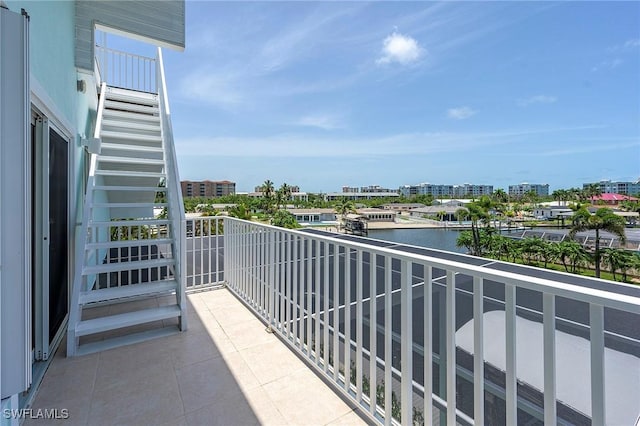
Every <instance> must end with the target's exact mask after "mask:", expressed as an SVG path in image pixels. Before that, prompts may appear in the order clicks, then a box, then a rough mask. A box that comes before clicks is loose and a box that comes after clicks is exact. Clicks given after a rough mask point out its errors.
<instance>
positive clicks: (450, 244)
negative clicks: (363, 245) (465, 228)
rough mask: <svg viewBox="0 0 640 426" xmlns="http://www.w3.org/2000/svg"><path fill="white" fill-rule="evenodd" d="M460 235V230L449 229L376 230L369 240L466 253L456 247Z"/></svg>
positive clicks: (461, 248) (370, 231) (372, 231)
mask: <svg viewBox="0 0 640 426" xmlns="http://www.w3.org/2000/svg"><path fill="white" fill-rule="evenodd" d="M458 235H460V231H458V230H449V229H438V228H436V229H376V230H373V229H371V230H369V238H375V239H377V240H383V241H391V242H394V243H399V244H409V245H412V246H419V247H427V248H432V249H436V250H445V251H452V252H454V253H466V251H467V249H466V248H464V247H456V240H457V239H458Z"/></svg>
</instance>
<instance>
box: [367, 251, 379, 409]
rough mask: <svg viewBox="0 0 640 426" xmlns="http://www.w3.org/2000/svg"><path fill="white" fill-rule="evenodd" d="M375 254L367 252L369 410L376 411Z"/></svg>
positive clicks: (376, 305)
mask: <svg viewBox="0 0 640 426" xmlns="http://www.w3.org/2000/svg"><path fill="white" fill-rule="evenodd" d="M377 260H378V259H377V255H376V254H375V253H371V252H370V253H369V412H370V413H371V415H375V413H376V390H377V387H378V386H377V385H378V378H377V365H376V359H377V354H378V349H377V346H378V345H377V343H378V320H377V314H378V312H377V307H378V303H377V301H378V299H377V295H378V286H377V283H378V279H377V274H376V272H377V270H376V261H377Z"/></svg>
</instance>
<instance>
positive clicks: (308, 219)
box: [287, 209, 338, 224]
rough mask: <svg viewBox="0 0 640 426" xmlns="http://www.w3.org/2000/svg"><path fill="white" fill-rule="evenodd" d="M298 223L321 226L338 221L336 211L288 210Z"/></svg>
mask: <svg viewBox="0 0 640 426" xmlns="http://www.w3.org/2000/svg"><path fill="white" fill-rule="evenodd" d="M287 211H288V212H289V213H291V214H292V215H293V216H294V217H295V218H296V221H297V222H298V223H309V224H319V223H323V222H325V223H326V222H335V221H337V220H338V219H337V215H336V212H335V210H334V209H287Z"/></svg>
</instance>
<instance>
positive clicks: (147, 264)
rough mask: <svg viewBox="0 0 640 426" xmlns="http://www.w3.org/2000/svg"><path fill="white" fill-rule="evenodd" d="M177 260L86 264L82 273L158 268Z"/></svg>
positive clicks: (91, 273)
mask: <svg viewBox="0 0 640 426" xmlns="http://www.w3.org/2000/svg"><path fill="white" fill-rule="evenodd" d="M174 263H175V262H174V260H173V259H166V258H162V259H151V260H136V261H133V262H114V263H103V264H101V265H93V266H85V267H84V268H83V269H82V275H94V274H100V273H105V272H119V271H135V270H138V269H146V268H157V267H162V266H171V265H173V264H174Z"/></svg>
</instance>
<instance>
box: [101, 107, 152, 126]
mask: <svg viewBox="0 0 640 426" xmlns="http://www.w3.org/2000/svg"><path fill="white" fill-rule="evenodd" d="M102 117H103V120H104V119H112V120H114V121H115V120H117V121H118V122H125V123H126V122H135V123H139V122H142V121H144V122H146V123H157V125H160V117H159V116H157V115H149V114H141V113H137V112H132V111H119V110H115V109H105V110H104V112H103V114H102Z"/></svg>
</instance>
